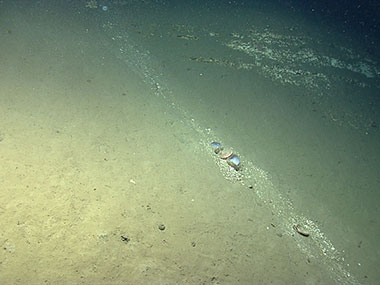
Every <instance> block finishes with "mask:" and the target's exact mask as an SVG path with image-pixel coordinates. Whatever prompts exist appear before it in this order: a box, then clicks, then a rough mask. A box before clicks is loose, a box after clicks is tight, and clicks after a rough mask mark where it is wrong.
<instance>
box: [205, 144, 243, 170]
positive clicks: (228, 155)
mask: <svg viewBox="0 0 380 285" xmlns="http://www.w3.org/2000/svg"><path fill="white" fill-rule="evenodd" d="M211 145H212V146H213V148H214V152H215V153H216V154H219V157H220V158H221V159H224V160H226V161H227V163H228V165H229V166H231V167H233V168H234V169H235V170H239V167H240V158H239V157H238V156H237V155H236V154H234V153H233V152H232V151H229V152H222V151H223V146H222V144H220V143H218V142H212V143H211Z"/></svg>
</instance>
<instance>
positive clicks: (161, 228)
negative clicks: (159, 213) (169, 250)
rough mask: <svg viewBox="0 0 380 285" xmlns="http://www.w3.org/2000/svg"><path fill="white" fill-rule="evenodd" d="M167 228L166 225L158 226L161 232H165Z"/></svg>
mask: <svg viewBox="0 0 380 285" xmlns="http://www.w3.org/2000/svg"><path fill="white" fill-rule="evenodd" d="M165 228H166V227H165V225H164V224H161V225H159V226H158V229H159V230H160V231H164V230H165Z"/></svg>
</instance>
